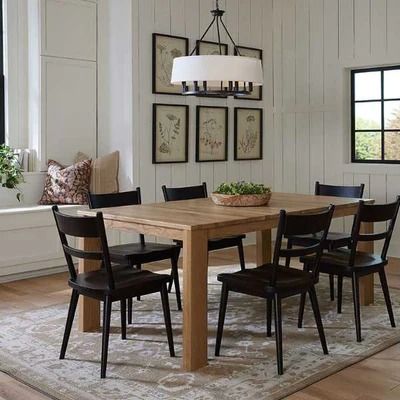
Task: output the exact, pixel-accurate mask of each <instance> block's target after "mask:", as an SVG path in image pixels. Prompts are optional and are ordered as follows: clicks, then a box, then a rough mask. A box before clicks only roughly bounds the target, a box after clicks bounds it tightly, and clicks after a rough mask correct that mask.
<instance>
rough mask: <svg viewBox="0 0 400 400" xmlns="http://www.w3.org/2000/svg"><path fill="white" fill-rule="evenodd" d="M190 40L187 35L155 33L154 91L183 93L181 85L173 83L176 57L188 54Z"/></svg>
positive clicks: (159, 92) (158, 92) (157, 92)
mask: <svg viewBox="0 0 400 400" xmlns="http://www.w3.org/2000/svg"><path fill="white" fill-rule="evenodd" d="M188 49H189V40H188V39H187V38H185V37H180V36H171V35H163V34H160V33H153V93H156V94H176V95H181V94H182V88H181V87H180V86H179V85H173V84H172V83H171V74H172V65H173V62H174V58H176V57H183V56H187V55H188Z"/></svg>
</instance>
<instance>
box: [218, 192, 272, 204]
mask: <svg viewBox="0 0 400 400" xmlns="http://www.w3.org/2000/svg"><path fill="white" fill-rule="evenodd" d="M270 198H271V193H264V194H240V195H239V194H238V195H236V194H220V193H211V199H212V201H213V202H214V203H215V204H217V205H218V206H227V207H256V206H266V205H267V204H268V202H269V200H270Z"/></svg>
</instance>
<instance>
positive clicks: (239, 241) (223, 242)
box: [162, 182, 246, 271]
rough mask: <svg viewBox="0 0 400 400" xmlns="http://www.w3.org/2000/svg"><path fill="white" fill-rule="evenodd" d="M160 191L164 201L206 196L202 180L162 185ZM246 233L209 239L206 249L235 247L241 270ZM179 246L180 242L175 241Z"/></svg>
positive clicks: (205, 185)
mask: <svg viewBox="0 0 400 400" xmlns="http://www.w3.org/2000/svg"><path fill="white" fill-rule="evenodd" d="M162 191H163V195H164V200H165V201H180V200H193V199H202V198H207V197H208V194H207V184H206V183H205V182H203V183H202V184H201V185H196V186H185V187H174V188H172V187H170V188H167V187H166V186H165V185H163V186H162ZM245 238H246V235H236V236H227V237H223V238H219V239H210V240H209V241H208V251H214V250H222V249H228V248H230V247H237V248H238V252H239V261H240V268H241V270H242V271H243V270H244V269H245V268H246V264H245V260H244V251H243V239H245ZM175 242H176V243H177V244H178V245H179V246H182V242H181V241H179V240H176V241H175Z"/></svg>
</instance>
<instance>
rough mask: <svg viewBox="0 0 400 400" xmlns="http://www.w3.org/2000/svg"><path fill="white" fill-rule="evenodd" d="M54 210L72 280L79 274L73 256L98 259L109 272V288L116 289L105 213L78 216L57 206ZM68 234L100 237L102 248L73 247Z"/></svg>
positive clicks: (76, 236) (79, 236) (81, 236)
mask: <svg viewBox="0 0 400 400" xmlns="http://www.w3.org/2000/svg"><path fill="white" fill-rule="evenodd" d="M52 210H53V215H54V219H55V221H56V226H57V230H58V234H59V235H60V240H61V244H62V247H63V250H64V255H65V259H66V261H67V265H68V270H69V274H70V277H71V280H73V281H74V280H76V276H77V275H76V270H75V266H74V262H73V260H72V257H76V258H80V259H86V260H98V261H100V262H101V264H102V266H104V268H105V270H106V272H107V276H108V286H109V289H110V290H112V289H114V288H115V285H114V277H113V273H112V269H111V263H110V254H109V251H108V243H107V236H106V231H105V227H104V220H103V214H102V213H101V212H98V213H97V214H96V216H95V217H77V216H72V215H68V214H64V213H61V212H60V211H59V210H58V207H57V206H53V208H52ZM67 235H68V236H72V237H74V238H91V239H98V240H99V242H100V245H101V250H100V251H88V250H81V249H78V248H76V247H73V246H71V245H70V244H69V242H68V239H67Z"/></svg>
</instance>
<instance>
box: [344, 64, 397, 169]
mask: <svg viewBox="0 0 400 400" xmlns="http://www.w3.org/2000/svg"><path fill="white" fill-rule="evenodd" d="M351 106H352V109H351V114H352V116H351V131H352V161H353V162H368V163H400V66H396V67H383V68H370V69H362V70H361V69H359V70H353V71H351Z"/></svg>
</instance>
